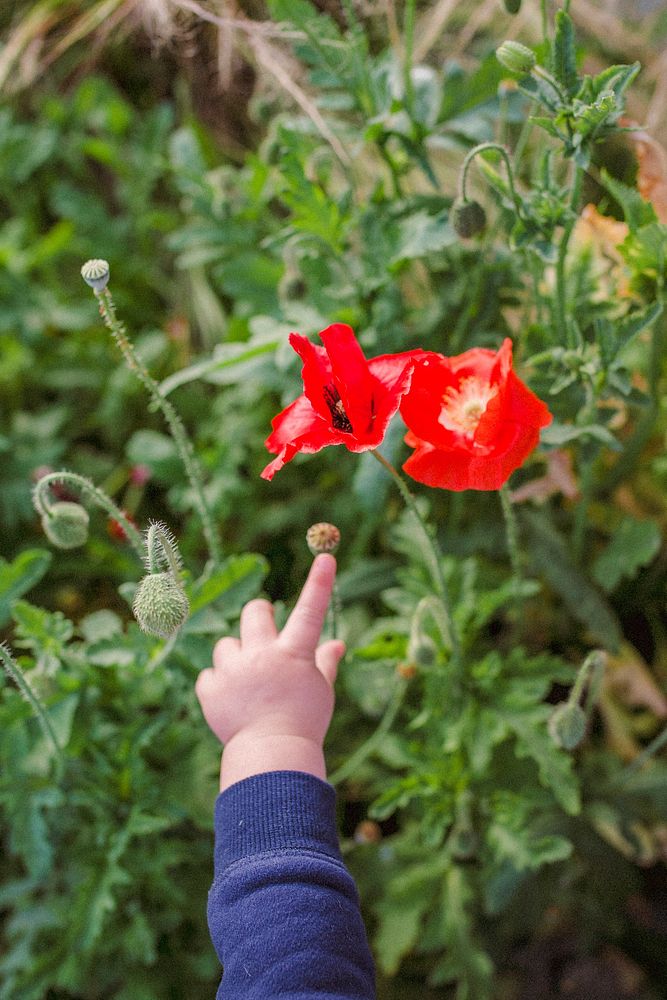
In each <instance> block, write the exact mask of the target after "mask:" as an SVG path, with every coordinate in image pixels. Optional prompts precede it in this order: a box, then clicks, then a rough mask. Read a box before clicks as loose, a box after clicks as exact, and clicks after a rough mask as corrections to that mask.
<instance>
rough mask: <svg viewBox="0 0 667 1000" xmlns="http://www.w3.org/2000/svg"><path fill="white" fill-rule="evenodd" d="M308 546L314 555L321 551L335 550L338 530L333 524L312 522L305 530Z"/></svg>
mask: <svg viewBox="0 0 667 1000" xmlns="http://www.w3.org/2000/svg"><path fill="white" fill-rule="evenodd" d="M306 542H307V544H308V548H309V549H310V551H311V552H312V554H313V555H314V556H317V555H319V554H320V553H321V552H335V551H336V549H337V548H338V545H339V543H340V531H339V530H338V528H337V527H336V525H335V524H327V522H326V521H322V522H321V523H320V524H312V525H311V526H310V528H309V529H308V531H307V532H306Z"/></svg>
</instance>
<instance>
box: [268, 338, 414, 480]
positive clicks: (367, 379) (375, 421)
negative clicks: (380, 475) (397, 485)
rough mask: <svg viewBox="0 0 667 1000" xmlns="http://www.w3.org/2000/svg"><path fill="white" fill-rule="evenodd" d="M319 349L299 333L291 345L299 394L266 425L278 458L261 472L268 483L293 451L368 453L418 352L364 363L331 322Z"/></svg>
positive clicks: (391, 412) (355, 344) (405, 385)
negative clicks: (334, 448)
mask: <svg viewBox="0 0 667 1000" xmlns="http://www.w3.org/2000/svg"><path fill="white" fill-rule="evenodd" d="M320 337H321V339H322V343H323V344H324V347H318V346H316V345H315V344H312V343H311V342H310V341H309V340H308V339H307V338H306V337H302V336H301V335H300V334H298V333H291V334H290V338H289V341H290V344H291V345H292V347H293V348H294V350H295V351H296V352H297V354H298V355H299V356H300V357H301V359H302V360H303V368H302V370H301V377H302V379H303V389H304V391H303V395H301V396H299V398H298V399H296V400H295V401H294V402H293V403H290V405H289V406H288V407H287V408H286V409H284V410H283V411H282V413H279V414H278V416H277V417H275V418H274V419H273V421H272V423H271V426H272V427H273V433H272V434H270V435H269V437H268V438H267V439H266V442H265V443H266V447H267V448H268V450H269V451H271V452H274V453H275V454H277V456H278V457H277V458H275V459H274V460H273V461H272V462H270V463H269V465H267V466H266V468H265V469H264V471H263V472H262V478H263V479H273V477H274V475H275V474H276V472H278V471H279V469H282V467H283V465H285V464H286V463H287V462H289V461H290V460H291V459H292V458H294V456H295V455H296V454H297V452H300V451H301V452H304V453H306V454H312V453H314V452H316V451H320V449H322V448H325V447H326V446H327V445H330V444H344V445H345V447H346V448H347V449H348V450H349V451H356V452H359V451H368V450H370V449H371V448H377V446H378V445H379V444H380V443H381V442H382V439H383V438H384V435H385V432H386V430H387V426H388V424H389V421H390V420H391V418H392V417H393V415H394V414H395V413H396V411H397V410H398V407H399V404H400V401H401V398H402V396H403V394H404V393H405V392H407V390H408V388H409V386H410V378H411V375H412V369H413V366H414V359H415V358H417V357H421V356H422V355H423V353H424V352H423V351H411V352H408V353H406V354H384V355H382V356H381V357H378V358H372V359H371V360H370V361H367V360H366V358H365V357H364V353H363V351H362V349H361V347H360V345H359V343H358V341H357V339H356V337H355V335H354V333H353V331H352V329H351V328H350V327H349V326H346V325H345V324H344V323H334V324H333V325H332V326H328V327H327V328H326V330H322V332H321V333H320Z"/></svg>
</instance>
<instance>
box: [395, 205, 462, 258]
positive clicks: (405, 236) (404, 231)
mask: <svg viewBox="0 0 667 1000" xmlns="http://www.w3.org/2000/svg"><path fill="white" fill-rule="evenodd" d="M457 242H458V237H457V235H456V233H455V232H454V229H453V228H452V226H450V224H449V221H448V217H447V214H446V213H443V214H441V215H429V214H428V212H416V213H415V214H414V215H408V216H407V217H406V218H405V219H401V222H400V225H399V231H398V238H397V245H396V251H395V253H394V256H393V257H392V258H391V263H392V264H397V263H399V262H400V261H402V260H413V259H418V258H419V257H425V256H426V255H427V254H429V253H438V252H439V251H441V250H444V249H445V248H446V247H449V246H454V245H455V244H456V243H457Z"/></svg>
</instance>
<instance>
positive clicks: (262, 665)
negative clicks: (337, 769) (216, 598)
mask: <svg viewBox="0 0 667 1000" xmlns="http://www.w3.org/2000/svg"><path fill="white" fill-rule="evenodd" d="M335 575H336V561H335V559H334V558H333V556H330V555H320V556H317V558H316V559H315V560H314V562H313V565H312V567H311V570H310V573H309V574H308V579H307V580H306V583H305V585H304V587H303V590H302V591H301V595H300V597H299V600H298V601H297V603H296V606H295V608H294V610H293V611H292V614H291V615H290V617H289V619H288V621H287V624H286V625H285V627H284V628H283V630H282V632H280V634H279V633H278V631H277V629H276V625H275V622H274V618H273V607H272V605H271V604H270V603H269V602H268V601H263V600H256V601H250V602H249V603H248V604H246V606H245V607H244V609H243V611H242V612H241V629H240V632H241V638H240V639H233V638H231V637H228V638H225V639H221V640H220V641H219V642H218V643H217V644H216V647H215V649H214V651H213V667H212V668H209V669H207V670H202V672H201V674H200V675H199V677H198V678H197V684H196V692H197V697H198V698H199V703H200V705H201V708H202V712H203V713H204V718H205V719H206V721H207V723H208V724H209V726H210V727H211V729H212V730H213V732H214V733H215V734H216V736H217V737H218V738H219V739H220V740H221V741H222V742H223V743H224V744H225V752H224V754H223V759H222V768H221V775H220V788H221V790H223V789H224V788H226V787H227V786H228V785H230V784H232V783H233V782H235V781H240V780H241V779H242V778H245V777H249V776H250V775H251V774H259V773H262V772H264V771H280V770H298V771H307V772H309V773H312V774H315V775H317V776H318V777H321V778H324V777H325V775H326V771H325V768H324V756H323V753H322V744H323V742H324V737H325V735H326V732H327V729H328V728H329V723H330V722H331V716H332V713H333V706H334V693H333V683H334V681H335V679H336V671H337V668H338V663H339V661H340V659H341V657H342V655H343V653H344V652H345V645H344V643H342V642H340V641H339V640H330V641H328V642H324V643H322V644H321V645H319V646H318V642H319V638H320V633H321V631H322V625H323V624H324V618H325V615H326V612H327V607H328V604H329V599H330V597H331V591H332V588H333V583H334V577H335Z"/></svg>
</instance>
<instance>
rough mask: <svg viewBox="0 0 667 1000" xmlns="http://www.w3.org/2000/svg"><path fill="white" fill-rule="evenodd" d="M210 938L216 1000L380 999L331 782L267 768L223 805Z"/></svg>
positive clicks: (238, 787) (226, 797) (211, 897)
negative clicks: (218, 977)
mask: <svg viewBox="0 0 667 1000" xmlns="http://www.w3.org/2000/svg"><path fill="white" fill-rule="evenodd" d="M215 825H216V850H215V878H214V882H213V886H212V888H211V892H210V894H209V905H208V918H209V927H210V930H211V937H212V939H213V943H214V945H215V947H216V951H217V952H218V955H219V957H220V960H221V962H222V964H223V966H224V976H223V980H222V984H221V987H220V990H219V991H218V1000H227V998H229V1000H267V998H269V997H274V996H289V997H290V998H291V1000H314V998H315V997H317V998H318V1000H373V998H374V997H375V988H374V970H373V962H372V958H371V954H370V951H369V948H368V943H367V940H366V933H365V930H364V925H363V922H362V919H361V913H360V910H359V899H358V896H357V892H356V887H355V885H354V882H353V880H352V878H351V876H350V874H349V872H347V870H346V868H345V866H344V864H343V861H342V858H341V856H340V852H339V848H338V838H337V834H336V825H335V797H334V792H333V789H332V788H331V786H329V785H326V784H325V783H324V782H321V781H318V780H316V779H315V778H313V777H312V776H311V775H309V774H305V773H295V772H287V773H286V772H266V773H262V774H258V775H257V776H255V777H253V778H250V779H249V780H247V781H244V782H241V783H239V784H237V785H235V786H234V787H232V788H230V789H228V790H227V791H226V792H224V793H223V794H221V795H220V796H219V798H218V801H217V803H216V810H215Z"/></svg>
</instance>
